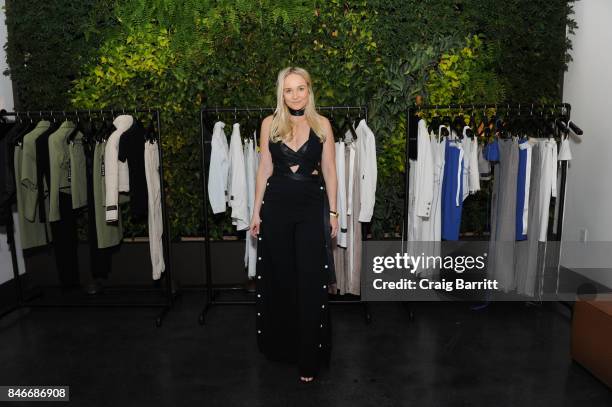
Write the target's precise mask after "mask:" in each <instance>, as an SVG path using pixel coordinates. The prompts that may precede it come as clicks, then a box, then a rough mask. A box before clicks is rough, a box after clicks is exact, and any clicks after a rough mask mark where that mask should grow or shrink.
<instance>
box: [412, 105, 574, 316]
mask: <svg viewBox="0 0 612 407" xmlns="http://www.w3.org/2000/svg"><path fill="white" fill-rule="evenodd" d="M504 107H505V108H506V109H507V110H510V109H512V110H514V111H516V112H522V111H530V110H531V111H533V108H534V107H537V108H539V109H550V108H552V109H553V110H557V109H560V110H561V109H566V110H567V115H568V117H569V115H570V112H571V105H570V104H569V103H559V104H537V103H515V102H512V103H465V104H459V103H451V104H439V105H437V104H429V105H420V106H418V105H414V106H411V107H409V108H408V111H407V115H408V120H407V121H406V129H407V130H406V152H405V161H406V164H405V165H406V180H405V191H404V229H405V231H406V233H407V230H408V216H407V215H408V187H409V179H408V166H409V160H408V157H409V156H408V145H409V142H410V141H416V135H411V134H410V126H409V120H410V118H411V117H412V115H414V113H415V111H416V110H419V111H420V110H446V109H448V110H451V109H452V110H456V109H459V110H460V111H464V110H465V111H470V110H474V109H483V108H484V109H487V108H496V109H504ZM491 170H492V171H493V168H492V169H491ZM555 182H556V181H555ZM566 182H567V162H566V161H563V162H561V188H560V194H561V196H560V198H559V199H560V201H559V215H558V219H559V220H558V223H557V233H556V239H557V240H559V241H561V236H562V230H563V222H562V219H563V215H564V210H565V187H566ZM402 244H403V242H402ZM557 260H559V259H557ZM545 266H546V261H545V260H544V261H543V266H542V267H543V268H545ZM558 273H559V267H557V289H558ZM561 304H562V305H565V306H567V307H568V308H570V310H571V308H572V307H571V305H570V304H568V303H566V302H564V301H561ZM411 318H412V314H411Z"/></svg>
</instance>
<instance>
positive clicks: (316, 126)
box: [270, 66, 326, 143]
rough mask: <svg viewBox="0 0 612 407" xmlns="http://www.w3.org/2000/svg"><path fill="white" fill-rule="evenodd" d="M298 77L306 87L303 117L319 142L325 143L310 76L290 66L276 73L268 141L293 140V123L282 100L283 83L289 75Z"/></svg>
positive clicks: (300, 69)
mask: <svg viewBox="0 0 612 407" xmlns="http://www.w3.org/2000/svg"><path fill="white" fill-rule="evenodd" d="M292 73H294V74H297V75H300V76H301V77H302V78H304V80H305V81H306V85H307V86H308V103H307V104H306V107H305V109H304V116H305V117H306V121H307V122H308V125H309V126H310V128H311V129H312V130H313V131H314V132H315V134H316V135H317V137H318V138H319V139H320V140H321V142H324V141H325V137H326V134H325V131H324V130H323V126H322V125H321V119H320V118H321V117H322V116H321V115H319V114H318V113H317V109H316V107H315V99H314V92H313V90H312V81H311V80H310V74H309V73H308V71H306V70H305V69H303V68H299V67H297V66H290V67H288V68H285V69H283V70H282V71H280V72H279V73H278V78H277V80H276V110H275V111H274V117H273V118H272V125H271V128H270V140H271V141H272V142H274V143H276V142H278V141H281V140H283V141H290V140H291V139H292V138H293V134H292V132H291V130H292V128H293V123H292V122H291V120H290V119H289V109H288V107H287V105H286V104H285V99H284V83H285V78H286V77H287V76H288V75H290V74H292Z"/></svg>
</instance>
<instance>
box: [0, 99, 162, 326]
mask: <svg viewBox="0 0 612 407" xmlns="http://www.w3.org/2000/svg"><path fill="white" fill-rule="evenodd" d="M104 113H110V114H111V115H114V114H115V113H123V114H127V113H134V114H137V113H149V114H153V115H154V117H155V119H156V122H157V139H158V140H157V141H158V158H159V175H160V194H161V207H162V218H163V229H164V231H163V236H162V239H163V246H164V247H163V251H164V263H165V270H164V273H163V275H162V278H165V280H166V281H165V284H166V288H165V295H164V297H165V299H164V302H142V303H129V302H100V303H95V302H80V303H75V302H65V303H64V302H62V303H37V302H32V300H31V299H24V296H23V288H22V285H21V276H20V275H19V268H18V265H17V261H16V260H17V259H16V258H17V256H16V248H15V234H14V227H12V225H11V227H10V229H9V228H7V233H9V234H10V237H9V240H10V241H11V242H12V244H11V255H12V258H13V273H14V278H15V284H16V286H17V288H16V289H17V304H16V306H15V307H13V308H12V309H11V310H10V311H8V312H5V313H3V314H1V315H0V317H2V316H4V315H7V314H8V313H10V312H12V311H15V310H18V309H21V308H160V307H161V308H162V311H161V313H160V314H159V315H158V316H157V318H156V320H155V324H156V326H157V327H160V326H161V324H162V321H163V318H164V317H165V315H166V314H167V312H168V310H169V309H170V308H171V307H172V306H173V304H174V294H173V293H172V272H171V269H172V264H171V262H172V259H171V251H170V236H169V228H168V219H167V207H166V199H165V192H164V189H165V188H164V186H165V183H164V178H163V161H162V143H161V142H162V133H161V118H160V112H159V110H158V109H150V108H149V109H129V108H128V109H125V108H114V109H97V110H94V109H87V110H27V111H25V110H24V111H13V112H2V113H1V114H0V116H16V117H19V116H25V117H28V118H29V119H30V120H33V119H34V118H36V119H39V120H40V119H43V118H49V117H55V116H54V115H57V117H58V118H64V119H68V118H69V117H76V118H79V117H80V115H81V116H84V115H87V116H88V117H89V118H91V117H92V116H97V115H98V114H104ZM30 115H34V116H38V117H32V116H30ZM143 142H145V141H144V140H143ZM88 216H92V215H91V214H88ZM11 224H12V222H11ZM113 288H116V287H107V289H113ZM125 291H127V292H130V291H131V292H137V291H145V290H138V289H137V288H136V286H134V287H130V288H128V289H126V290H125ZM146 291H151V292H159V289H147V290H146ZM162 292H163V291H162Z"/></svg>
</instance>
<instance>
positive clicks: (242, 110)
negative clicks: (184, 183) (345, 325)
mask: <svg viewBox="0 0 612 407" xmlns="http://www.w3.org/2000/svg"><path fill="white" fill-rule="evenodd" d="M274 110H275V109H274V108H270V107H207V108H202V109H200V133H201V134H200V135H201V138H200V148H201V160H202V162H201V166H202V174H203V177H202V195H203V201H202V207H203V211H204V254H205V256H206V263H205V266H206V289H205V295H206V304H205V306H204V308H203V310H202V312H201V313H200V315H199V318H198V321H199V323H200V324H201V325H204V324H205V321H206V314H207V313H208V310H209V309H210V308H211V307H212V306H213V305H255V301H253V300H243V301H220V300H217V299H216V296H217V293H218V292H220V291H227V290H232V289H233V288H221V287H213V281H212V280H213V278H212V264H211V250H210V230H209V220H208V165H209V162H207V159H206V157H207V153H208V154H210V143H211V140H210V139H207V137H206V132H205V120H206V117H205V116H206V115H207V114H209V113H215V114H217V115H218V114H219V113H233V114H234V118H236V116H237V115H238V114H247V115H250V114H257V113H260V114H262V113H264V112H266V113H272V112H274ZM317 110H319V111H321V110H322V111H331V112H332V114H333V112H334V111H346V112H347V113H348V112H349V111H352V110H353V111H354V110H357V111H359V112H364V117H365V119H366V121H367V118H368V109H367V107H365V106H321V107H317ZM207 150H208V151H207ZM208 156H209V155H208ZM208 161H209V160H208ZM329 302H330V303H332V304H361V305H363V307H364V317H365V321H366V323H370V322H371V319H372V317H371V315H370V312H369V307H368V303H367V302H366V301H361V300H360V299H359V300H330V301H329Z"/></svg>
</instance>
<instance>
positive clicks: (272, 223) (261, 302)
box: [256, 174, 331, 376]
mask: <svg viewBox="0 0 612 407" xmlns="http://www.w3.org/2000/svg"><path fill="white" fill-rule="evenodd" d="M325 194H326V191H325V188H324V186H323V185H322V182H321V180H320V178H319V177H309V176H299V174H296V175H289V176H284V175H273V176H272V177H270V178H269V179H268V182H267V185H266V191H265V193H264V197H263V203H262V206H261V211H260V218H261V225H260V234H259V237H258V242H257V270H256V283H257V289H256V312H257V315H256V318H257V323H256V328H257V343H258V346H259V349H260V350H261V351H262V352H263V353H264V354H265V355H266V356H267V357H268V358H269V359H271V360H276V361H285V362H291V363H297V365H298V370H299V374H300V375H301V376H314V375H316V373H317V372H318V370H319V367H320V366H321V365H322V364H325V365H329V358H330V351H331V318H330V312H329V307H328V299H327V290H328V288H327V285H328V284H329V274H328V269H329V267H330V265H329V264H328V256H327V252H326V239H325V235H324V233H326V231H325V229H324V228H325V226H324V216H325V214H326V213H324V208H325V202H326V199H327V198H326V195H325ZM328 216H329V215H328Z"/></svg>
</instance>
